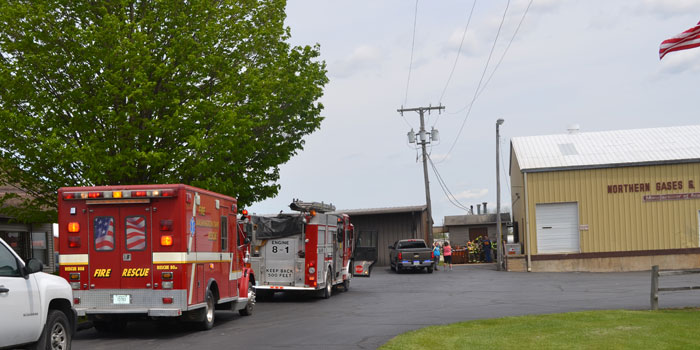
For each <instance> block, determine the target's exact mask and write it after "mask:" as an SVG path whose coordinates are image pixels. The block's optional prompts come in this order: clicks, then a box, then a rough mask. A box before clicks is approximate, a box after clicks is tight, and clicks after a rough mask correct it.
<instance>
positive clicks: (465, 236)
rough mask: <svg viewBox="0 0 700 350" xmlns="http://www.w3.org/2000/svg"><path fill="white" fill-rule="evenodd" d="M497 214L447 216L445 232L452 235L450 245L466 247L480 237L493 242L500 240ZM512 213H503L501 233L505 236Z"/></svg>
mask: <svg viewBox="0 0 700 350" xmlns="http://www.w3.org/2000/svg"><path fill="white" fill-rule="evenodd" d="M496 219H497V217H496V214H481V215H454V216H445V223H444V224H443V225H444V227H445V231H447V232H449V233H450V239H449V241H450V244H452V245H455V246H465V245H466V244H467V241H473V240H474V239H476V238H477V237H479V236H489V239H490V240H491V241H492V242H496V241H497V238H498V225H497V223H496V221H497V220H496ZM509 222H510V213H501V232H502V233H503V234H504V235H505V233H506V232H507V231H508V230H507V227H506V226H507V225H508V223H509Z"/></svg>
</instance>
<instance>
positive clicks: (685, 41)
mask: <svg viewBox="0 0 700 350" xmlns="http://www.w3.org/2000/svg"><path fill="white" fill-rule="evenodd" d="M698 46H700V22H698V24H697V25H696V26H695V27H693V28H690V29H688V30H686V31H685V32H683V33H680V34H678V35H676V36H674V37H673V38H671V39H666V40H664V41H662V42H661V47H659V59H662V58H664V56H666V54H667V53H669V52H673V51H679V50H687V49H692V48H694V47H698Z"/></svg>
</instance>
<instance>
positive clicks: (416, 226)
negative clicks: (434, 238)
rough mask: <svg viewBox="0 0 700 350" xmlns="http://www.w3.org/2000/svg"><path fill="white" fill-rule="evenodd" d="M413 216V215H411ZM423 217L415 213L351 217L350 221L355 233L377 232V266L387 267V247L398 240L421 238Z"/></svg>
mask: <svg viewBox="0 0 700 350" xmlns="http://www.w3.org/2000/svg"><path fill="white" fill-rule="evenodd" d="M412 214H413V215H412ZM421 218H423V215H422V214H421V213H419V212H415V213H410V212H408V213H395V214H374V215H353V216H351V217H350V221H351V222H352V223H353V225H354V226H355V231H356V232H361V231H377V264H376V265H378V266H386V265H389V250H388V246H389V245H391V244H393V243H394V242H395V241H397V240H399V239H407V238H423V230H424V227H425V225H423V224H422V222H421Z"/></svg>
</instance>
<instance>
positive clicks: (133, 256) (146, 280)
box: [89, 203, 153, 304]
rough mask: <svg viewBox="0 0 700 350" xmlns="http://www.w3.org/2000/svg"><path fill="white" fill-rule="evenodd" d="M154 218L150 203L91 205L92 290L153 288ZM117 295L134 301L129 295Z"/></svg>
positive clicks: (118, 300)
mask: <svg viewBox="0 0 700 350" xmlns="http://www.w3.org/2000/svg"><path fill="white" fill-rule="evenodd" d="M151 219H152V218H151V208H150V205H149V204H148V203H144V204H120V205H109V204H98V205H91V206H89V240H90V256H91V258H90V286H91V287H90V288H91V289H143V288H151V286H152V285H153V281H152V275H153V271H151V268H152V256H153V254H152V241H151V237H152V224H151ZM113 298H114V300H112V302H113V303H115V304H120V303H123V304H129V303H130V302H131V300H129V299H130V298H129V296H128V295H114V296H113Z"/></svg>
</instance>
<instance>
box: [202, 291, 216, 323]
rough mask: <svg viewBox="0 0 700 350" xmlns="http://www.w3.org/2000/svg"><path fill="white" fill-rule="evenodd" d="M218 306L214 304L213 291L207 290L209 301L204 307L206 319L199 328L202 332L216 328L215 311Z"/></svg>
mask: <svg viewBox="0 0 700 350" xmlns="http://www.w3.org/2000/svg"><path fill="white" fill-rule="evenodd" d="M215 308H216V305H215V303H214V293H212V292H211V290H207V301H206V305H205V306H204V315H203V316H204V319H203V320H202V321H200V323H199V327H200V328H201V329H202V330H208V329H212V327H214V309H215Z"/></svg>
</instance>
